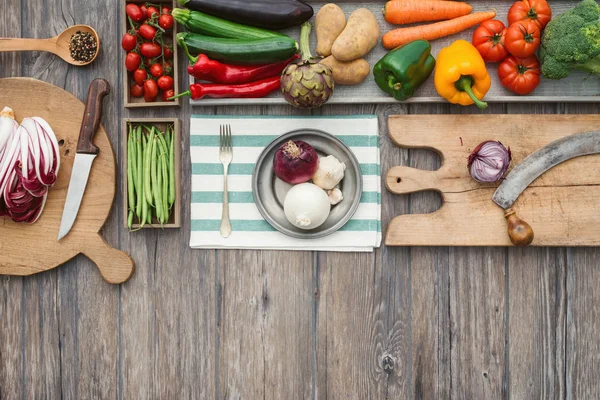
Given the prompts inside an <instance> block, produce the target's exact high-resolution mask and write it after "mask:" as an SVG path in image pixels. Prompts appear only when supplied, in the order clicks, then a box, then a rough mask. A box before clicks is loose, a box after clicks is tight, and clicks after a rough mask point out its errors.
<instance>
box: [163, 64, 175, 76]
mask: <svg viewBox="0 0 600 400" xmlns="http://www.w3.org/2000/svg"><path fill="white" fill-rule="evenodd" d="M162 67H163V75H171V72H172V71H173V66H172V65H171V63H170V62H169V61H164V62H163V63H162Z"/></svg>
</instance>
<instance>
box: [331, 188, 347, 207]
mask: <svg viewBox="0 0 600 400" xmlns="http://www.w3.org/2000/svg"><path fill="white" fill-rule="evenodd" d="M327 196H329V204H331V205H332V206H335V205H336V204H338V203H339V202H340V201H342V200H344V194H343V193H342V191H341V190H340V189H339V188H333V189H331V190H328V191H327Z"/></svg>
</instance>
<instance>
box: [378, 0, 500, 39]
mask: <svg viewBox="0 0 600 400" xmlns="http://www.w3.org/2000/svg"><path fill="white" fill-rule="evenodd" d="M396 1H397V0H396ZM495 16H496V11H481V12H475V13H473V14H469V15H465V16H462V17H458V18H454V19H450V20H448V21H441V22H435V23H433V24H427V25H419V26H411V27H407V28H397V29H394V30H391V31H389V32H388V33H386V34H385V35H383V46H384V47H385V48H386V49H388V50H391V49H395V48H396V47H399V46H402V45H404V44H406V43H409V42H412V41H414V40H418V39H424V40H434V39H439V38H441V37H444V36H450V35H454V34H455V33H459V32H462V31H464V30H465V29H469V28H470V27H472V26H475V25H477V24H479V23H481V22H483V21H486V20H488V19H492V18H494V17H495Z"/></svg>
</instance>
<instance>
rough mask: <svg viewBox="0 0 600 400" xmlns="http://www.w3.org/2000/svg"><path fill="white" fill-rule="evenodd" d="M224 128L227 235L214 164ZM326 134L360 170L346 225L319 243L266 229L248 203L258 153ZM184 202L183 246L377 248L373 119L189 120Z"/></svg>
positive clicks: (376, 158)
mask: <svg viewBox="0 0 600 400" xmlns="http://www.w3.org/2000/svg"><path fill="white" fill-rule="evenodd" d="M222 124H230V125H231V132H232V136H233V162H232V163H231V165H230V166H229V178H228V179H229V180H228V184H229V211H230V217H231V225H232V230H233V233H232V234H231V236H230V237H229V238H227V239H224V238H222V237H221V235H220V234H219V227H220V225H221V211H222V200H223V166H222V165H221V163H220V162H219V127H220V125H222ZM303 128H312V129H319V130H322V131H325V132H329V133H331V134H333V135H335V136H337V137H338V138H339V139H340V140H342V141H343V142H344V143H345V144H346V145H347V146H349V147H350V149H351V150H352V151H353V152H354V154H355V155H356V157H357V158H358V161H359V162H360V164H361V170H362V174H363V195H362V198H361V203H360V205H359V207H358V209H357V211H356V213H355V214H354V216H353V217H352V219H351V220H350V221H348V223H347V224H346V225H345V226H344V227H342V228H341V229H340V230H339V231H337V232H335V233H333V234H331V235H329V236H327V237H324V238H320V239H315V240H310V239H308V240H307V239H296V238H292V237H289V236H287V235H284V234H283V233H280V232H278V231H276V230H275V229H274V228H273V227H271V225H269V223H267V222H266V221H265V220H264V219H263V217H262V216H261V214H260V213H259V211H258V209H257V208H256V206H255V204H254V200H253V198H252V183H251V180H252V179H251V178H252V170H253V168H254V164H255V163H256V160H257V159H258V156H259V155H260V153H261V152H262V151H263V149H264V148H265V147H266V146H267V145H268V144H269V143H270V142H271V141H272V140H274V139H275V138H277V137H278V136H280V135H282V134H284V133H286V132H289V131H292V130H296V129H303ZM190 146H191V149H190V153H191V158H192V198H191V203H192V204H191V219H192V221H191V231H192V232H191V237H190V247H192V248H204V249H269V250H276V249H278V250H322V251H373V248H375V247H379V245H380V244H381V179H380V176H381V172H380V160H379V128H378V121H377V116H376V115H362V116H360V115H357V116H333V117H332V116H328V117H320V116H319V117H289V116H287V117H273V116H215V115H192V117H191V119H190Z"/></svg>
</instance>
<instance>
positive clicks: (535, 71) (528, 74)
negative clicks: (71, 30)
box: [498, 56, 540, 94]
mask: <svg viewBox="0 0 600 400" xmlns="http://www.w3.org/2000/svg"><path fill="white" fill-rule="evenodd" d="M498 78H500V81H501V82H502V85H503V86H504V87H505V88H507V89H508V90H510V91H511V92H515V93H517V94H529V93H531V92H533V91H534V90H535V88H536V87H537V86H538V85H539V84H540V62H539V61H538V59H537V57H536V56H531V57H527V58H523V59H519V58H516V57H514V56H508V57H507V58H506V59H505V60H504V61H502V62H501V63H500V65H499V66H498Z"/></svg>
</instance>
